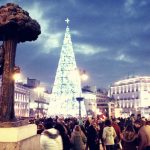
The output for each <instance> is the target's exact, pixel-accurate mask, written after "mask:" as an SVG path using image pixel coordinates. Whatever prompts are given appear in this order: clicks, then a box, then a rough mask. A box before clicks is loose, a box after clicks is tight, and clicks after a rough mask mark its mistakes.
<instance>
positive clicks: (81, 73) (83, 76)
mask: <svg viewBox="0 0 150 150" xmlns="http://www.w3.org/2000/svg"><path fill="white" fill-rule="evenodd" d="M78 74H79V77H80V81H86V80H87V79H88V75H87V74H86V71H85V70H79V73H78ZM81 94H82V87H81V93H80V97H76V99H77V101H78V102H79V117H80V118H81V101H83V100H84V97H82V96H81Z"/></svg>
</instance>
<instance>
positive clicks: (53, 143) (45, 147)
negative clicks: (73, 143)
mask: <svg viewBox="0 0 150 150" xmlns="http://www.w3.org/2000/svg"><path fill="white" fill-rule="evenodd" d="M40 147H41V150H63V144H62V138H61V136H60V134H59V132H58V130H56V129H54V128H51V129H48V130H44V131H43V132H42V134H41V137H40Z"/></svg>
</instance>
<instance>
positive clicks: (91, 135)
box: [87, 120, 100, 150]
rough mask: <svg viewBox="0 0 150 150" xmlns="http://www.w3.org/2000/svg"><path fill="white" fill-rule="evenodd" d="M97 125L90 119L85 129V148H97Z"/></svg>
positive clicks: (95, 149) (91, 149) (92, 149)
mask: <svg viewBox="0 0 150 150" xmlns="http://www.w3.org/2000/svg"><path fill="white" fill-rule="evenodd" d="M99 145H100V143H99V126H98V125H97V124H96V122H95V121H94V120H92V121H91V124H90V126H89V127H88V129H87V148H88V147H89V149H90V150H99V149H100V147H99Z"/></svg>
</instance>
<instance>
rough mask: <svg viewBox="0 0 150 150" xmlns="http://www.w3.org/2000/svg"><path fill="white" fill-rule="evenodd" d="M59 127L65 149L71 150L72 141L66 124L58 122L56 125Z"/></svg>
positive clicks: (56, 127)
mask: <svg viewBox="0 0 150 150" xmlns="http://www.w3.org/2000/svg"><path fill="white" fill-rule="evenodd" d="M54 128H55V129H57V130H58V131H59V133H60V135H61V138H62V142H63V150H70V148H71V142H70V138H69V135H68V133H67V132H66V130H65V128H64V126H63V125H62V124H60V123H57V124H56V125H55V127H54Z"/></svg>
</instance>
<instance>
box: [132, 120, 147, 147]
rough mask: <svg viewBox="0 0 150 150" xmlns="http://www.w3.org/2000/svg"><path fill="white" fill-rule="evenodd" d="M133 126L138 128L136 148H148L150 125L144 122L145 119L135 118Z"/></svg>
mask: <svg viewBox="0 0 150 150" xmlns="http://www.w3.org/2000/svg"><path fill="white" fill-rule="evenodd" d="M134 124H135V127H137V128H139V131H138V138H139V146H138V150H150V125H148V124H146V122H145V121H143V120H141V121H139V120H136V121H135V123H134Z"/></svg>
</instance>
